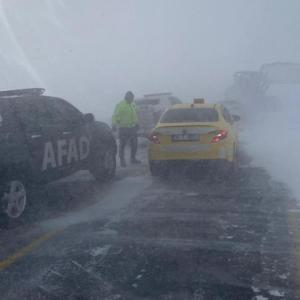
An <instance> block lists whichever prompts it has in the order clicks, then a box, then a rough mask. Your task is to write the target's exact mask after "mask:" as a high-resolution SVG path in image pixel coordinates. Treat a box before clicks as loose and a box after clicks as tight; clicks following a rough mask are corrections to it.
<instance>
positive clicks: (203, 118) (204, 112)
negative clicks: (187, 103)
mask: <svg viewBox="0 0 300 300" xmlns="http://www.w3.org/2000/svg"><path fill="white" fill-rule="evenodd" d="M218 120H219V114H218V112H217V111H216V110H215V109H214V108H207V107H206V108H183V109H170V110H168V111H167V112H166V113H165V114H164V115H163V116H162V118H161V120H160V122H161V123H183V122H217V121H218Z"/></svg>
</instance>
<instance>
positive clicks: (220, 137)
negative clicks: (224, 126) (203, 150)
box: [211, 130, 227, 143]
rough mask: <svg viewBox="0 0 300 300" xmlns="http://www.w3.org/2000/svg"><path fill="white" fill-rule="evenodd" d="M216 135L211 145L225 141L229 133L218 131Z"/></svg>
mask: <svg viewBox="0 0 300 300" xmlns="http://www.w3.org/2000/svg"><path fill="white" fill-rule="evenodd" d="M215 133H216V134H215V135H214V137H213V138H212V140H211V143H218V142H220V141H221V140H224V139H225V138H226V137H227V131H226V130H217V131H216V132H215Z"/></svg>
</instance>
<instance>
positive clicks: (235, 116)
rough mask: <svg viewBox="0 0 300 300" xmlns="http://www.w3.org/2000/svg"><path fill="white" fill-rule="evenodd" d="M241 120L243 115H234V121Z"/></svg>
mask: <svg viewBox="0 0 300 300" xmlns="http://www.w3.org/2000/svg"><path fill="white" fill-rule="evenodd" d="M240 120H241V117H240V116H238V115H233V116H232V121H233V122H238V121H240Z"/></svg>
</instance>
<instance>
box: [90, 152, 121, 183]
mask: <svg viewBox="0 0 300 300" xmlns="http://www.w3.org/2000/svg"><path fill="white" fill-rule="evenodd" d="M116 167H117V161H116V153H115V151H114V149H112V148H108V149H107V150H106V151H105V152H104V154H102V155H100V154H96V155H95V156H94V159H92V161H91V162H90V172H91V173H92V174H93V176H94V177H95V178H96V180H97V181H100V182H107V181H110V180H112V179H113V178H114V176H115V173H116Z"/></svg>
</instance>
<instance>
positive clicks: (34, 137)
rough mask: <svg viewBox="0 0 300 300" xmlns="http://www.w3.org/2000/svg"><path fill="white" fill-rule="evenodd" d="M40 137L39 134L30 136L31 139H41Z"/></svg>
mask: <svg viewBox="0 0 300 300" xmlns="http://www.w3.org/2000/svg"><path fill="white" fill-rule="evenodd" d="M41 137H42V135H41V134H33V135H32V136H31V138H32V139H39V138H41Z"/></svg>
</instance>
